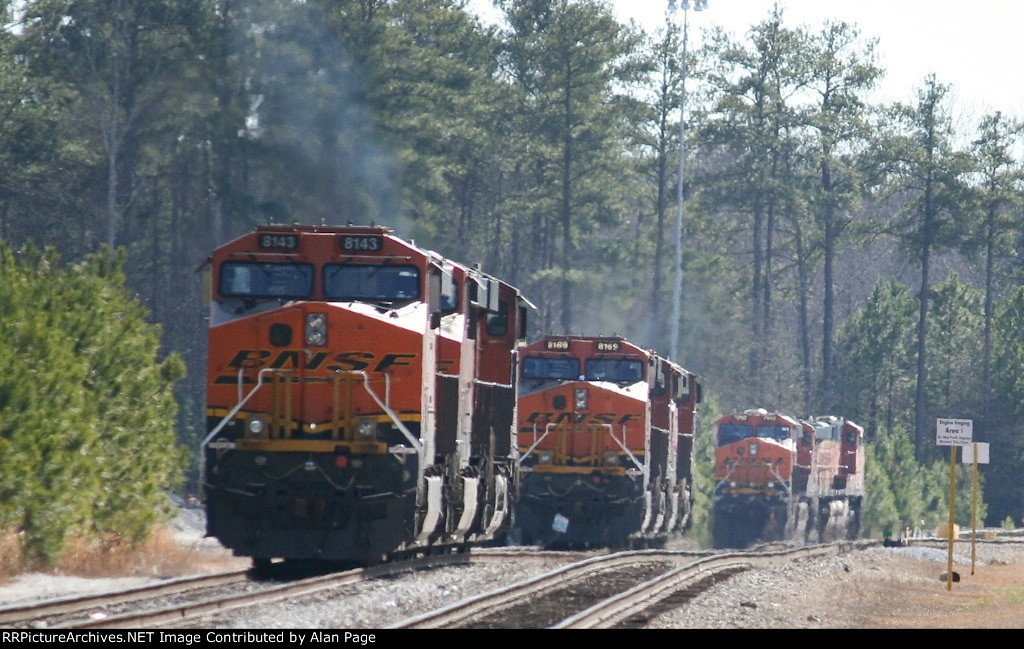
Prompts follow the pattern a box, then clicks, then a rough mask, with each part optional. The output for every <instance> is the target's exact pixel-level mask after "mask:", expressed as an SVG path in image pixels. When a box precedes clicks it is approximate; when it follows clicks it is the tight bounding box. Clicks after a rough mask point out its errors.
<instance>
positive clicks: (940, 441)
mask: <svg viewBox="0 0 1024 649" xmlns="http://www.w3.org/2000/svg"><path fill="white" fill-rule="evenodd" d="M973 436H974V420H972V419H936V420H935V443H936V444H937V445H939V446H948V447H949V523H948V524H947V525H946V538H947V539H948V541H949V557H948V559H947V560H946V590H953V519H954V518H955V511H956V447H957V446H965V445H967V444H970V443H971V438H972V437H973Z"/></svg>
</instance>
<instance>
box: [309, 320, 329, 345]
mask: <svg viewBox="0 0 1024 649" xmlns="http://www.w3.org/2000/svg"><path fill="white" fill-rule="evenodd" d="M306 344H307V345H326V344H327V316H325V315H324V314H322V313H310V314H309V315H307V316H306Z"/></svg>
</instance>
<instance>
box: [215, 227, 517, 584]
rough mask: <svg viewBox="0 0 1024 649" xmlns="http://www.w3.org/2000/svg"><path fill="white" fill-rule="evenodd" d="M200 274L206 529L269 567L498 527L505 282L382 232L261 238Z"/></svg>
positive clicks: (501, 518)
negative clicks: (205, 310) (205, 318)
mask: <svg viewBox="0 0 1024 649" xmlns="http://www.w3.org/2000/svg"><path fill="white" fill-rule="evenodd" d="M210 269H211V273H212V277H211V279H212V286H211V289H212V290H211V295H212V302H211V308H210V330H209V350H208V368H207V370H208V385H207V421H208V434H207V436H206V438H205V439H204V441H203V468H202V480H203V494H204V500H205V505H206V513H207V533H208V535H209V536H213V537H215V538H217V539H218V540H219V541H220V542H221V543H222V544H223V545H225V546H226V547H228V548H230V549H231V550H233V551H234V553H235V554H237V555H241V556H248V557H252V559H253V563H254V566H255V567H257V568H264V567H266V566H268V565H269V564H270V562H271V560H272V559H275V558H283V559H295V560H324V561H335V562H351V563H361V564H369V563H376V562H379V561H383V560H387V559H390V558H394V557H397V556H401V555H402V554H416V553H427V552H434V551H449V550H465V549H466V548H468V547H469V546H470V545H471V544H474V543H479V542H484V541H488V540H491V539H493V538H494V537H495V536H496V535H498V534H500V533H502V532H503V531H504V530H506V529H507V527H508V525H509V523H510V518H511V517H510V511H511V507H512V503H513V501H514V497H515V494H516V492H517V489H518V486H517V480H518V466H517V463H516V460H517V444H516V442H515V428H514V422H515V380H516V375H515V366H516V354H517V349H518V347H519V346H520V344H521V343H522V341H523V340H524V335H523V334H524V332H525V318H526V312H527V309H528V308H529V307H530V305H529V303H528V302H527V301H526V300H525V299H523V297H522V296H521V295H520V293H519V291H518V290H517V289H515V288H514V287H512V286H510V285H508V284H506V283H504V282H501V281H499V280H497V279H495V278H493V277H490V276H488V275H485V274H484V273H482V272H480V271H479V270H477V269H473V268H467V267H465V266H462V265H460V264H457V263H455V262H452V261H450V260H447V259H444V258H442V257H441V256H440V255H438V254H437V253H434V252H431V251H428V250H423V249H421V248H418V247H416V246H415V244H413V243H410V242H406V241H403V240H401V239H399V238H398V237H396V236H394V235H393V234H392V232H391V230H389V229H387V228H384V227H376V226H347V227H328V226H319V227H317V226H298V225H296V226H261V227H257V228H256V229H255V231H254V232H251V233H249V234H247V235H244V236H242V237H240V238H238V239H236V240H234V241H232V242H230V243H227V244H225V245H223V246H221V247H219V248H217V250H216V251H215V252H214V254H213V256H212V257H211V259H210Z"/></svg>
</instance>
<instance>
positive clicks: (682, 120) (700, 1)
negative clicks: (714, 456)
mask: <svg viewBox="0 0 1024 649" xmlns="http://www.w3.org/2000/svg"><path fill="white" fill-rule="evenodd" d="M680 4H681V5H682V9H683V60H682V65H681V67H680V70H681V76H680V88H679V178H678V187H677V190H676V227H675V243H676V260H675V261H676V264H675V286H674V287H673V289H672V316H671V319H672V326H671V328H670V331H671V334H670V340H669V349H670V351H669V358H671V359H672V360H674V361H676V362H677V363H680V362H682V359H681V358H679V337H680V332H679V321H680V319H681V318H682V302H683V199H684V196H683V171H684V170H685V166H686V114H685V111H686V37H687V33H686V32H687V29H686V28H687V17H688V15H689V10H690V2H689V0H682V1H681V2H680ZM707 6H708V2H707V0H695V2H694V9H695V10H696V11H701V10H702V9H706V8H707ZM668 9H669V11H675V10H676V2H675V0H669V2H668Z"/></svg>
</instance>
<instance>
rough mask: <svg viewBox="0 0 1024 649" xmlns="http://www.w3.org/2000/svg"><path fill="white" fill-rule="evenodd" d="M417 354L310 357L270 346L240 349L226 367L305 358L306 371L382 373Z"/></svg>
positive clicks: (294, 364)
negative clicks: (275, 350) (277, 350)
mask: <svg viewBox="0 0 1024 649" xmlns="http://www.w3.org/2000/svg"><path fill="white" fill-rule="evenodd" d="M416 357H417V354H384V355H382V356H380V358H378V357H377V355H376V354H374V353H372V352H340V353H336V354H333V355H332V354H331V352H315V353H314V354H312V355H310V356H306V355H305V354H304V353H302V352H300V351H299V350H297V349H286V350H284V351H279V352H276V355H275V352H273V351H271V350H269V349H240V350H238V353H237V354H235V356H234V358H232V359H231V360H230V361H229V362H228V367H231V368H235V369H243V368H244V369H263V368H265V367H267V368H270V369H275V370H278V369H299V367H300V359H303V358H304V362H302V364H301V367H302V368H303V369H306V370H317V369H324V370H327V371H329V372H335V371H346V370H348V371H352V370H366V369H369V370H370V371H371V372H383V371H385V370H388V369H390V368H392V367H409V366H411V365H412V363H413V361H414V360H415V359H416Z"/></svg>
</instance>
